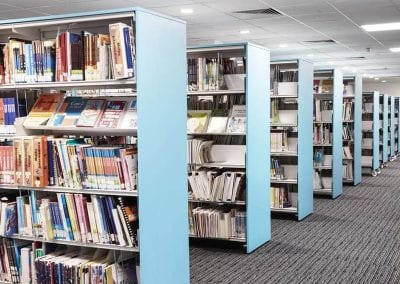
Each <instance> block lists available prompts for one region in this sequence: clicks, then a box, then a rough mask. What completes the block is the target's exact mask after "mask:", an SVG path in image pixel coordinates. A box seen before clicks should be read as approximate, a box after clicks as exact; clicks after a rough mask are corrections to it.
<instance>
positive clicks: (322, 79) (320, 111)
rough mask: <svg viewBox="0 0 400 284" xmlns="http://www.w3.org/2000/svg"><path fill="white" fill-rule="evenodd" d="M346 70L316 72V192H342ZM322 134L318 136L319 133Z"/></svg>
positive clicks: (330, 193) (333, 195)
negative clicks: (344, 73)
mask: <svg viewBox="0 0 400 284" xmlns="http://www.w3.org/2000/svg"><path fill="white" fill-rule="evenodd" d="M342 110H343V73H342V72H341V71H340V70H339V69H329V70H315V71H314V194H323V195H328V196H330V197H332V198H336V197H338V196H339V195H341V194H342V189H343V186H342V167H343V151H342V148H343V142H342V130H343V121H342ZM318 133H319V135H318Z"/></svg>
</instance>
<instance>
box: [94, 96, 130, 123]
mask: <svg viewBox="0 0 400 284" xmlns="http://www.w3.org/2000/svg"><path fill="white" fill-rule="evenodd" d="M127 103H128V101H126V100H110V101H107V103H106V107H105V109H104V112H103V114H102V115H101V118H100V120H99V122H98V124H97V127H104V128H116V127H117V126H118V124H119V121H120V119H121V117H122V116H123V114H124V110H125V106H126V105H127Z"/></svg>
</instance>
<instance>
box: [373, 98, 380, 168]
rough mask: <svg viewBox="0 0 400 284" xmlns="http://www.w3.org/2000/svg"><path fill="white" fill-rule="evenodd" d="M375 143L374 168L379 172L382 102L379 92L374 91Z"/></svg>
mask: <svg viewBox="0 0 400 284" xmlns="http://www.w3.org/2000/svg"><path fill="white" fill-rule="evenodd" d="M373 96H374V97H373V102H374V104H373V125H372V127H373V130H372V131H373V141H372V143H373V144H372V147H373V148H372V149H373V152H372V166H373V170H377V169H379V166H380V163H379V161H380V157H379V148H380V146H379V141H380V139H379V128H380V122H379V121H380V120H379V112H380V107H379V101H380V99H379V98H380V96H379V92H377V91H374V95H373Z"/></svg>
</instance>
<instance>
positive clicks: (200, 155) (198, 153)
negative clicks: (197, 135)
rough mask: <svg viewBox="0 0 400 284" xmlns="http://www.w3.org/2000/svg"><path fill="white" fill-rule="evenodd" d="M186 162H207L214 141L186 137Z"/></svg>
mask: <svg viewBox="0 0 400 284" xmlns="http://www.w3.org/2000/svg"><path fill="white" fill-rule="evenodd" d="M187 143H188V144H187V145H188V146H187V150H188V154H187V156H188V163H189V164H204V163H208V162H209V160H210V159H209V150H210V148H211V146H212V145H213V143H214V141H212V140H204V139H188V141H187Z"/></svg>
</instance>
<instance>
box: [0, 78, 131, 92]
mask: <svg viewBox="0 0 400 284" xmlns="http://www.w3.org/2000/svg"><path fill="white" fill-rule="evenodd" d="M112 87H116V88H122V87H126V88H136V80H135V79H133V78H131V79H122V80H101V81H71V82H38V83H15V84H7V85H0V90H21V89H60V88H68V89H102V88H112Z"/></svg>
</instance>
